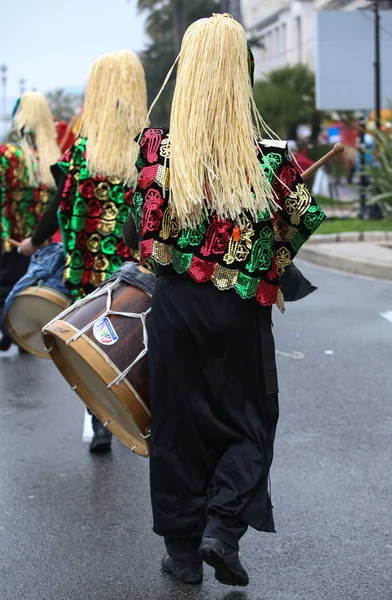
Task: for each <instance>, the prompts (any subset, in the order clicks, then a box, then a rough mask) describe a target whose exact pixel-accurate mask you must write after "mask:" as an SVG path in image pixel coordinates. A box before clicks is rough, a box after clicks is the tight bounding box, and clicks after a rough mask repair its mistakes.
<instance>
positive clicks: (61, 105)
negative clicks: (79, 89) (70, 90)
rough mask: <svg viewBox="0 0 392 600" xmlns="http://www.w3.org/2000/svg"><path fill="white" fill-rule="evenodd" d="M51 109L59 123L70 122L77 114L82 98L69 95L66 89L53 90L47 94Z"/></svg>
mask: <svg viewBox="0 0 392 600" xmlns="http://www.w3.org/2000/svg"><path fill="white" fill-rule="evenodd" d="M46 98H47V100H48V103H49V106H50V109H51V111H52V113H53V116H54V118H55V119H56V120H57V121H69V120H70V119H71V118H72V117H73V115H74V114H75V112H76V109H77V105H78V104H80V98H79V97H78V96H74V95H72V94H67V92H66V91H65V90H64V89H57V90H53V91H52V92H49V93H48V94H46Z"/></svg>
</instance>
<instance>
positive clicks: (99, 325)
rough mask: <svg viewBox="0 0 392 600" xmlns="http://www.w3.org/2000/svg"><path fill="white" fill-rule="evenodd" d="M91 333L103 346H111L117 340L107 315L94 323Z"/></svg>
mask: <svg viewBox="0 0 392 600" xmlns="http://www.w3.org/2000/svg"><path fill="white" fill-rule="evenodd" d="M93 334H94V337H95V339H96V340H97V341H98V342H99V343H100V344H103V345H104V346H112V345H113V344H115V343H116V342H117V341H118V335H117V333H116V331H115V329H114V327H113V325H112V324H111V322H110V319H109V318H108V317H102V318H101V319H99V320H98V321H97V322H96V323H95V324H94V328H93Z"/></svg>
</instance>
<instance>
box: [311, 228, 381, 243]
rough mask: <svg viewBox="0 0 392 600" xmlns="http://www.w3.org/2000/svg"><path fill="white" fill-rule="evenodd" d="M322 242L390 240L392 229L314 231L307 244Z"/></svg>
mask: <svg viewBox="0 0 392 600" xmlns="http://www.w3.org/2000/svg"><path fill="white" fill-rule="evenodd" d="M323 242H325V243H326V242H328V243H329V244H330V243H335V242H392V231H347V232H345V233H324V234H322V233H316V234H315V235H312V237H311V238H310V240H309V242H308V244H322V243H323Z"/></svg>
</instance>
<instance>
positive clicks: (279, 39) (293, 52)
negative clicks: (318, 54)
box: [242, 0, 315, 79]
mask: <svg viewBox="0 0 392 600" xmlns="http://www.w3.org/2000/svg"><path fill="white" fill-rule="evenodd" d="M314 9H315V1H314V0H267V1H263V2H260V0H244V1H243V3H242V12H243V18H244V23H245V27H246V29H247V31H248V35H249V38H250V39H252V40H253V42H255V41H256V42H260V44H261V45H262V46H263V47H262V48H257V47H256V46H255V43H253V48H254V51H255V59H256V79H257V78H261V77H262V76H263V75H265V74H266V73H269V72H270V71H273V70H274V69H279V68H280V67H285V66H287V65H295V64H298V63H302V64H306V65H308V66H309V67H310V68H312V69H313V68H314V43H315V39H314Z"/></svg>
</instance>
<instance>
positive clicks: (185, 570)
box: [162, 554, 203, 585]
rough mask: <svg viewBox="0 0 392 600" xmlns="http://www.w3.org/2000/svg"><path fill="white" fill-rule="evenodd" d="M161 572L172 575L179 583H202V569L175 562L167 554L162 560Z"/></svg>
mask: <svg viewBox="0 0 392 600" xmlns="http://www.w3.org/2000/svg"><path fill="white" fill-rule="evenodd" d="M162 570H163V571H165V573H170V574H171V575H174V577H175V578H176V579H178V581H181V583H187V584H189V585H196V584H198V583H201V582H202V581H203V567H202V566H201V567H187V566H185V565H182V564H180V563H178V562H176V561H175V560H174V559H173V558H172V557H171V556H170V555H169V554H165V556H164V557H163V558H162Z"/></svg>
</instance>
